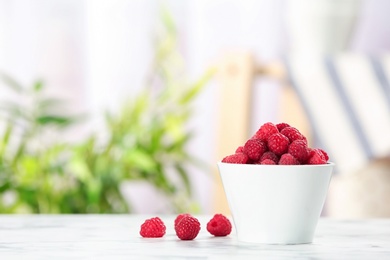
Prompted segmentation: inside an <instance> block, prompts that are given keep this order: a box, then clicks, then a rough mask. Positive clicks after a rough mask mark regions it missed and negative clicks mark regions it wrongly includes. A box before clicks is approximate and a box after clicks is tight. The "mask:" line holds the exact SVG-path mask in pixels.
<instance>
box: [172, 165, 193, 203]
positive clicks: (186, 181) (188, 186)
mask: <svg viewBox="0 0 390 260" xmlns="http://www.w3.org/2000/svg"><path fill="white" fill-rule="evenodd" d="M175 169H176V171H177V173H178V174H179V176H180V178H181V180H182V181H183V184H184V187H185V189H186V192H187V194H188V196H191V194H192V189H191V183H190V178H189V176H188V173H187V171H186V170H185V169H184V168H183V166H182V165H181V164H176V165H175Z"/></svg>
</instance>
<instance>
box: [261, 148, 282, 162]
mask: <svg viewBox="0 0 390 260" xmlns="http://www.w3.org/2000/svg"><path fill="white" fill-rule="evenodd" d="M266 159H269V160H272V161H274V162H275V164H277V163H278V161H279V157H278V156H277V155H276V154H275V153H273V152H270V151H268V152H265V153H264V154H263V155H262V156H261V157H260V162H262V161H264V160H266Z"/></svg>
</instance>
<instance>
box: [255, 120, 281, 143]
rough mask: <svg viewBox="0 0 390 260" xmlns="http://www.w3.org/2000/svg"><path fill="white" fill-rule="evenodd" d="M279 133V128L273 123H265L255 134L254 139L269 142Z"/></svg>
mask: <svg viewBox="0 0 390 260" xmlns="http://www.w3.org/2000/svg"><path fill="white" fill-rule="evenodd" d="M276 133H279V130H278V128H277V127H276V126H275V125H274V124H273V123H270V122H268V123H265V124H264V125H262V126H261V127H260V128H259V130H257V132H256V133H255V135H254V136H253V138H257V139H260V140H261V141H263V142H267V140H268V138H269V137H270V136H271V135H273V134H276Z"/></svg>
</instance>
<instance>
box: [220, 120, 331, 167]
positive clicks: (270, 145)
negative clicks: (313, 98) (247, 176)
mask: <svg viewBox="0 0 390 260" xmlns="http://www.w3.org/2000/svg"><path fill="white" fill-rule="evenodd" d="M328 160H329V156H328V154H327V153H326V152H325V151H324V150H322V149H319V148H310V147H308V145H307V139H306V137H305V136H304V135H303V134H301V133H300V132H299V131H298V130H297V129H296V128H295V127H292V126H290V125H289V124H287V123H279V124H276V125H275V124H273V123H271V122H268V123H265V124H263V125H262V126H261V127H260V128H259V130H257V132H256V133H255V134H254V135H253V136H252V137H251V138H250V139H249V140H248V141H246V143H245V144H244V145H243V146H239V147H238V148H237V149H236V152H235V153H234V154H232V155H228V156H226V157H225V158H223V159H222V162H224V163H236V164H268V165H300V164H326V163H327V162H328Z"/></svg>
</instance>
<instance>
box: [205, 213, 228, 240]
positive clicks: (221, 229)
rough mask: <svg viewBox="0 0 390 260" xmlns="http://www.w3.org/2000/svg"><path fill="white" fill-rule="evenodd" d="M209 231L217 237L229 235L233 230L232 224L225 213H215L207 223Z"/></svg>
mask: <svg viewBox="0 0 390 260" xmlns="http://www.w3.org/2000/svg"><path fill="white" fill-rule="evenodd" d="M207 231H208V232H209V233H210V234H212V235H214V236H216V237H223V236H227V235H229V234H230V233H231V232H232V224H231V223H230V220H229V219H228V218H227V217H225V216H224V215H222V214H215V215H214V217H213V218H212V219H211V220H210V221H209V222H208V223H207Z"/></svg>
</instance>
